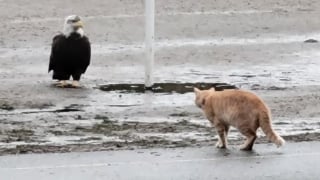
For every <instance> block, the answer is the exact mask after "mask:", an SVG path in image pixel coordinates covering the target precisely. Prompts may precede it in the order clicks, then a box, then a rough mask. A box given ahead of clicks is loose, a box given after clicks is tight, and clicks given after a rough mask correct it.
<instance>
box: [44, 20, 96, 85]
mask: <svg viewBox="0 0 320 180" xmlns="http://www.w3.org/2000/svg"><path fill="white" fill-rule="evenodd" d="M90 57H91V47H90V42H89V39H88V37H86V36H85V35H84V31H83V24H82V22H81V19H80V17H79V16H77V15H71V16H68V17H66V19H65V23H64V27H63V33H62V34H59V35H56V36H55V37H54V38H53V42H52V47H51V55H50V62H49V71H48V72H50V71H51V70H53V75H52V79H55V80H58V84H57V86H58V87H66V86H68V84H67V81H68V80H69V79H70V77H72V79H73V82H72V84H71V85H72V87H80V84H79V81H80V77H81V75H82V74H84V73H85V72H86V70H87V67H88V66H89V64H90Z"/></svg>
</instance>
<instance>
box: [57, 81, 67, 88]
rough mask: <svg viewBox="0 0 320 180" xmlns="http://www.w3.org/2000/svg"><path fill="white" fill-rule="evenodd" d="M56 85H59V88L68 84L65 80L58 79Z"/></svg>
mask: <svg viewBox="0 0 320 180" xmlns="http://www.w3.org/2000/svg"><path fill="white" fill-rule="evenodd" d="M56 86H57V87H61V88H64V87H67V86H68V83H67V81H59V82H58V83H57V84H56Z"/></svg>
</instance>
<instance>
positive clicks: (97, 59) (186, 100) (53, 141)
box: [0, 0, 320, 154]
mask: <svg viewBox="0 0 320 180" xmlns="http://www.w3.org/2000/svg"><path fill="white" fill-rule="evenodd" d="M0 2H1V3H0V22H1V27H2V28H1V29H0V34H1V36H0V83H1V86H0V109H1V110H0V154H8V153H30V152H37V153H41V152H69V151H95V150H117V149H132V148H149V147H181V146H203V145H212V144H214V141H215V140H216V134H215V132H214V130H213V129H212V128H211V127H210V125H209V123H208V122H207V121H206V119H205V118H204V116H203V115H202V113H201V111H200V110H199V109H197V108H196V107H195V106H194V104H193V98H194V96H193V94H192V93H184V94H179V93H157V94H153V93H148V92H147V93H122V92H117V91H102V90H101V89H100V86H101V85H105V84H122V83H143V82H144V80H143V78H144V71H143V68H144V65H143V62H144V53H143V37H144V36H143V1H136V0H131V1H129V0H126V1H119V0H111V1H105V2H102V1H86V2H82V1H68V2H65V1H59V0H55V1H50V2H48V3H47V5H46V6H44V5H43V2H42V1H41V2H40V0H33V1H30V3H27V4H26V3H25V1H23V0H16V1H9V0H1V1H0ZM319 9H320V2H318V1H312V0H306V1H298V0H294V1H285V0H283V1H278V0H277V1H273V0H272V1H261V0H255V1H245V0H241V1H236V2H233V1H232V2H231V1H223V0H217V1H214V3H213V2H212V1H211V0H201V1H197V2H195V1H193V0H187V1H185V0H183V1H180V0H173V1H172V0H170V1H169V0H168V1H166V0H161V1H157V10H156V11H157V16H156V18H157V19H156V44H155V45H156V63H155V73H154V75H155V81H156V82H161V83H185V82H189V83H194V82H210V83H215V82H226V83H230V84H234V85H236V86H237V87H240V88H243V89H249V90H252V91H254V92H256V93H257V94H258V95H260V96H261V97H262V98H263V99H264V100H265V101H266V102H267V104H268V105H269V106H270V109H271V111H272V114H273V119H274V120H273V122H274V127H275V129H276V130H277V131H278V132H279V133H280V134H281V135H282V136H284V138H285V139H286V140H288V141H319V140H320V135H319V133H320V130H319V129H320V121H319V120H320V111H319V109H320V105H319V102H320V91H319V90H320V80H319V77H320V71H319V70H318V69H319V67H320V61H319V58H320V53H319V48H320V47H319V43H318V42H317V40H320V23H319V19H318V17H319V15H320V11H319ZM69 14H79V15H81V16H83V17H84V21H85V25H86V26H85V30H86V32H87V35H88V36H89V38H90V40H91V42H92V47H93V48H92V51H93V56H92V63H91V66H90V67H89V69H88V71H87V73H86V74H85V75H84V76H83V79H82V85H83V88H81V89H59V88H55V87H54V86H52V83H53V82H52V81H51V80H50V76H51V74H48V73H47V66H48V56H49V54H50V43H51V39H52V37H53V36H54V35H55V34H56V33H58V32H59V31H60V30H61V28H62V23H63V18H64V16H66V15H69ZM309 39H313V40H315V41H307V42H305V40H309ZM260 134H261V135H262V133H260ZM229 139H230V141H231V145H237V144H240V143H241V140H242V136H240V135H239V134H238V133H237V131H236V130H234V129H233V130H232V131H231V133H230V137H229ZM265 142H266V140H265V139H264V138H263V137H261V138H259V139H258V143H265Z"/></svg>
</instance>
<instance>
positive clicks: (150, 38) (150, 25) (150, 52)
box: [145, 0, 155, 88]
mask: <svg viewBox="0 0 320 180" xmlns="http://www.w3.org/2000/svg"><path fill="white" fill-rule="evenodd" d="M154 1H155V0H145V45H146V60H145V87H146V88H150V87H152V85H153V63H154V9H155V5H154V4H155V3H154Z"/></svg>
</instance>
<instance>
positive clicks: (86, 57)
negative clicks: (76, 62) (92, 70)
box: [80, 36, 91, 73]
mask: <svg viewBox="0 0 320 180" xmlns="http://www.w3.org/2000/svg"><path fill="white" fill-rule="evenodd" d="M90 59H91V45H90V42H89V39H88V38H87V37H86V36H84V37H83V40H82V54H81V61H80V62H81V71H82V72H81V73H85V72H86V70H87V68H88V66H89V64H90Z"/></svg>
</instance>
